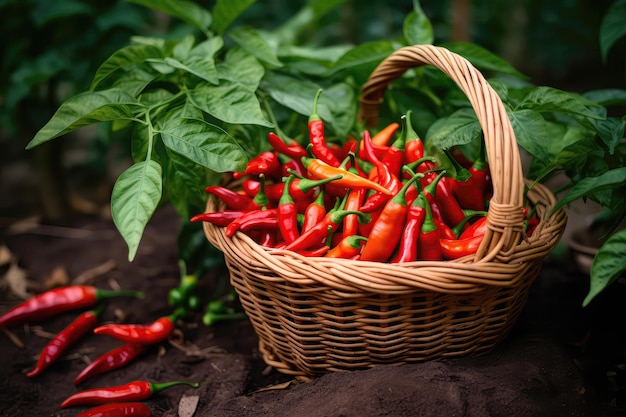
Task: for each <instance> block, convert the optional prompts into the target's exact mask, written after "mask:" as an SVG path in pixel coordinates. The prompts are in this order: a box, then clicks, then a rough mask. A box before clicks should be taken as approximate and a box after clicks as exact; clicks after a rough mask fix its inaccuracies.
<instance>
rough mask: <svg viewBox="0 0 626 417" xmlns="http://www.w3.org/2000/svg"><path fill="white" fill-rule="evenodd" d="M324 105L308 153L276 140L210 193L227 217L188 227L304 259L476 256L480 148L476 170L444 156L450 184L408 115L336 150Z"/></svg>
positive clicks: (484, 192)
mask: <svg viewBox="0 0 626 417" xmlns="http://www.w3.org/2000/svg"><path fill="white" fill-rule="evenodd" d="M318 99H319V92H318V94H317V96H316V97H315V101H314V105H313V113H312V114H311V116H310V118H309V123H308V137H309V144H308V145H307V146H306V147H305V146H302V145H301V144H300V143H298V142H296V141H293V140H290V141H287V140H284V139H282V138H280V137H279V136H278V135H276V134H275V133H273V132H270V133H269V135H268V142H269V145H270V146H271V147H272V150H271V151H265V152H262V153H261V154H259V155H258V156H256V157H254V158H252V159H251V160H250V161H249V163H248V164H247V167H246V169H245V171H244V172H238V173H233V177H234V178H235V179H239V180H240V181H243V182H242V183H241V189H240V190H237V191H236V190H233V189H229V188H227V187H224V186H218V185H212V186H209V187H207V188H206V191H207V193H210V194H213V195H214V196H215V197H216V198H218V199H220V200H221V201H222V202H223V204H224V205H225V207H226V208H225V209H224V210H222V211H218V212H212V213H203V214H198V215H196V216H194V217H192V218H191V221H192V222H200V221H202V222H210V223H212V224H215V225H217V226H220V227H224V228H225V234H226V235H227V236H229V237H231V236H233V235H234V234H235V233H236V232H242V233H245V234H247V235H248V236H250V237H251V238H253V239H254V240H255V241H256V242H257V243H259V244H260V245H262V246H265V247H268V248H281V249H287V250H291V251H294V252H297V253H300V254H302V255H305V256H318V257H321V256H325V257H333V258H347V259H352V260H365V261H378V262H392V263H401V262H411V261H417V260H445V259H457V258H460V257H463V256H467V255H472V254H475V253H476V251H477V250H478V247H479V245H480V243H481V241H482V238H483V236H484V234H485V231H486V223H487V210H488V206H489V200H490V198H491V195H492V186H491V180H490V173H489V166H488V163H487V161H486V158H485V150H484V144H483V149H481V152H480V157H479V158H476V159H475V160H473V161H469V160H468V159H467V158H466V157H464V156H463V154H462V153H460V152H458V150H453V151H449V150H446V151H445V152H444V155H445V157H446V158H447V159H448V160H449V161H448V164H446V165H447V166H452V167H454V170H452V171H453V172H454V173H455V175H450V174H449V173H448V171H447V170H445V169H444V168H443V167H442V164H439V163H438V162H437V159H436V158H435V157H433V156H429V155H426V154H425V152H424V144H423V143H422V140H421V139H420V138H419V136H418V135H417V133H416V132H415V130H414V129H413V127H412V125H411V112H410V111H409V112H407V114H406V115H404V116H402V118H401V123H392V124H390V125H388V126H386V127H384V128H383V129H382V130H380V131H379V132H378V133H377V134H376V135H374V136H373V137H370V134H369V132H368V131H364V132H363V134H362V138H361V139H360V140H357V139H356V138H354V137H350V138H348V140H347V141H345V143H344V144H343V146H339V145H336V144H334V143H329V142H327V141H326V139H325V137H324V123H323V121H322V120H321V118H320V117H319V115H318V114H317V113H316V106H317V100H318ZM398 130H400V132H398ZM398 133H399V134H398ZM394 137H395V139H394ZM527 220H528V227H527V230H526V232H527V234H530V233H532V228H533V227H534V226H535V225H536V224H537V222H538V221H537V218H536V216H534V214H533V216H529V217H528V219H527Z"/></svg>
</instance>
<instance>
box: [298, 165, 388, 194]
mask: <svg viewBox="0 0 626 417" xmlns="http://www.w3.org/2000/svg"><path fill="white" fill-rule="evenodd" d="M302 163H303V164H304V166H305V167H306V170H307V173H308V174H309V176H310V177H312V178H317V179H324V178H331V177H335V176H337V175H341V176H342V178H340V179H337V180H335V181H334V182H333V184H335V185H338V186H342V187H346V188H366V189H372V190H375V191H380V192H382V193H383V194H387V195H391V192H390V191H389V190H388V189H386V188H384V187H383V186H382V185H380V184H378V183H376V182H374V181H370V180H368V179H367V178H362V177H360V176H358V175H355V174H353V173H352V172H350V171H347V170H345V169H341V168H335V167H332V166H330V165H328V164H326V163H325V162H323V161H320V160H319V159H312V158H302Z"/></svg>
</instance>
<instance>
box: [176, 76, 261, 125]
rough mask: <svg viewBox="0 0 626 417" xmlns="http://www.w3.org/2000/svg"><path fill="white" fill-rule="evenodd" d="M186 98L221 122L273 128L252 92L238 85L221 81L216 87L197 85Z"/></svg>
mask: <svg viewBox="0 0 626 417" xmlns="http://www.w3.org/2000/svg"><path fill="white" fill-rule="evenodd" d="M188 97H189V100H190V101H191V103H192V104H193V105H194V106H196V107H198V108H199V109H201V110H202V111H204V112H206V113H209V114H210V115H211V116H213V117H215V118H217V119H219V120H222V121H223V122H226V123H232V124H252V125H260V126H266V127H273V125H272V123H271V122H270V121H268V120H267V119H266V118H265V115H263V112H262V111H261V105H260V104H259V100H258V99H257V97H256V95H255V93H254V91H251V90H249V89H247V88H245V87H244V86H242V85H241V84H239V83H234V82H231V81H228V80H223V81H222V82H220V84H219V85H216V86H213V85H210V84H206V83H204V84H198V85H197V86H196V88H194V89H193V90H190V91H189V92H188Z"/></svg>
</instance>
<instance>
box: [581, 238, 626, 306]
mask: <svg viewBox="0 0 626 417" xmlns="http://www.w3.org/2000/svg"><path fill="white" fill-rule="evenodd" d="M624 271H626V229H622V230H620V231H618V232H616V233H615V234H614V235H612V236H611V237H610V238H609V239H608V240H607V241H606V242H604V244H603V245H602V246H601V247H600V249H599V250H598V252H597V253H596V256H595V257H594V258H593V263H592V264H591V272H590V276H591V281H590V287H589V293H588V294H587V296H586V297H585V299H584V301H583V307H586V306H587V305H589V303H590V302H591V300H593V299H594V298H595V297H596V296H597V295H598V294H599V293H601V292H602V291H604V290H605V289H606V288H607V287H608V286H609V285H610V284H612V283H613V282H615V281H616V280H617V279H618V278H619V277H620V275H621V274H622V273H623V272H624Z"/></svg>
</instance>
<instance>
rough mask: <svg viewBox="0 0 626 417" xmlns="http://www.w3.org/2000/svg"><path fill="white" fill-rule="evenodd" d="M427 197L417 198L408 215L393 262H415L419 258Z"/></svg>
mask: <svg viewBox="0 0 626 417" xmlns="http://www.w3.org/2000/svg"><path fill="white" fill-rule="evenodd" d="M426 203H427V202H426V199H425V198H416V199H415V200H414V201H413V203H412V204H411V206H410V207H409V212H408V213H407V217H406V224H405V225H404V228H403V229H402V236H400V246H399V247H398V250H397V252H396V254H395V255H394V256H393V257H392V259H391V263H402V262H413V261H416V260H417V243H418V241H419V235H420V232H421V230H422V224H423V223H424V218H425V217H426V208H425V207H424V204H426Z"/></svg>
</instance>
